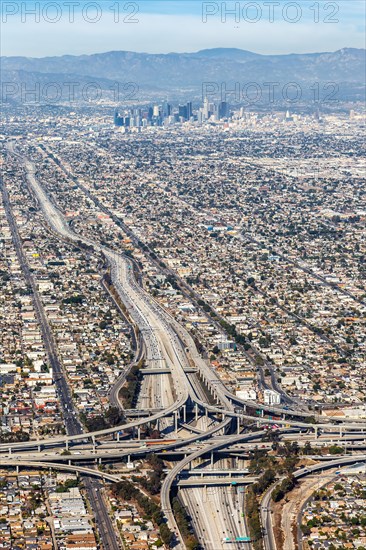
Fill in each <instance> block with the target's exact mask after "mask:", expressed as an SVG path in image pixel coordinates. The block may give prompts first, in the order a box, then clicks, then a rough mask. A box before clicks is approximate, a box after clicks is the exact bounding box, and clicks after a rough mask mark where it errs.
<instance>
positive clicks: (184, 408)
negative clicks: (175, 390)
mask: <svg viewBox="0 0 366 550" xmlns="http://www.w3.org/2000/svg"><path fill="white" fill-rule="evenodd" d="M183 422H184V423H186V422H187V407H186V405H183Z"/></svg>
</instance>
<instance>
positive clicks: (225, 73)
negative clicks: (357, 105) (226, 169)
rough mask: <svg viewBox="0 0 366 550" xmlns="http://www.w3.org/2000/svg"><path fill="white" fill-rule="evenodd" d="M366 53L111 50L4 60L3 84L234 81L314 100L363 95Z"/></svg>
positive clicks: (192, 85) (187, 85)
mask: <svg viewBox="0 0 366 550" xmlns="http://www.w3.org/2000/svg"><path fill="white" fill-rule="evenodd" d="M365 52H366V50H364V49H354V48H343V49H341V50H338V51H336V52H325V53H312V54H289V55H259V54H256V53H253V52H249V51H246V50H240V49H236V48H214V49H207V50H201V51H199V52H195V53H168V54H148V53H135V52H128V51H112V52H106V53H100V54H93V55H80V56H72V55H64V56H60V57H44V58H30V57H2V58H0V59H1V67H2V80H3V82H12V83H17V84H21V83H23V86H27V84H31V83H32V84H34V83H37V82H39V83H40V85H41V86H44V85H46V84H47V83H51V82H56V83H59V84H60V85H61V84H64V83H65V82H80V84H82V85H85V83H86V82H93V83H96V84H98V85H99V86H101V88H103V89H109V88H111V87H113V85H114V84H115V83H116V82H119V83H121V84H122V85H123V84H124V83H127V82H134V83H136V85H137V86H138V87H139V89H140V91H142V92H143V95H144V96H145V97H148V95H149V93H153V94H154V95H156V94H158V93H161V95H162V96H163V95H169V97H173V96H176V95H182V96H184V94H188V95H189V94H191V97H192V96H196V97H199V96H200V95H201V91H202V83H205V82H215V83H217V84H218V85H219V86H221V83H223V82H224V83H226V87H227V89H230V88H232V87H233V85H234V83H235V82H238V83H240V84H241V86H244V85H245V84H246V83H249V82H255V83H257V84H258V85H259V86H260V87H261V88H264V86H265V83H268V82H276V83H279V84H280V85H281V86H283V85H284V84H287V83H289V82H296V83H297V84H298V85H299V86H300V87H301V89H302V90H303V91H304V92H305V94H304V96H306V97H309V98H310V97H311V94H312V93H313V92H311V89H312V87H313V85H314V83H316V82H320V83H321V84H322V85H324V84H327V83H330V82H334V83H336V85H338V87H339V89H340V92H339V94H338V98H339V99H359V98H362V97H363V91H362V90H363V89H364V86H365V70H364V67H365Z"/></svg>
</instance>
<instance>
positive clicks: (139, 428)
mask: <svg viewBox="0 0 366 550" xmlns="http://www.w3.org/2000/svg"><path fill="white" fill-rule="evenodd" d="M137 439H138V440H139V441H140V439H141V426H139V427H138V428H137Z"/></svg>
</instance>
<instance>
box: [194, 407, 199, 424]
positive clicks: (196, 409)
mask: <svg viewBox="0 0 366 550" xmlns="http://www.w3.org/2000/svg"><path fill="white" fill-rule="evenodd" d="M194 411H195V419H196V422H197V420H198V405H197V403H196V404H195V406H194Z"/></svg>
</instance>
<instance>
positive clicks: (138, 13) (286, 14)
mask: <svg viewBox="0 0 366 550" xmlns="http://www.w3.org/2000/svg"><path fill="white" fill-rule="evenodd" d="M70 2H72V0H57V1H51V0H42V1H38V2H37V1H30V0H27V1H26V2H25V1H20V0H19V1H17V0H15V1H12V0H2V2H1V9H2V20H1V55H25V56H29V57H43V56H50V55H64V54H73V55H79V54H83V53H85V54H88V53H96V52H104V51H109V50H130V51H139V52H149V53H167V52H172V51H178V52H183V51H184V52H192V51H197V50H200V49H204V48H215V47H235V48H242V49H246V50H251V51H255V52H258V53H263V54H266V53H292V52H296V53H300V52H316V51H317V52H318V51H333V50H336V49H340V48H343V47H355V48H363V47H365V2H364V1H363V0H338V1H334V2H333V1H331V0H318V1H316V0H297V1H296V2H291V1H289V0H273V2H269V0H267V1H266V0H258V1H254V2H253V1H249V0H243V1H240V0H236V2H235V1H227V2H223V0H217V1H215V0H212V1H208V0H207V1H205V0H165V1H164V0H157V1H155V0H99V1H96V2H92V1H89V0H75V1H74V4H75V6H73V7H71V6H70ZM268 3H270V4H271V6H269V5H268ZM235 8H236V10H238V9H239V11H236V18H235V16H234V15H233V14H229V13H227V15H226V20H225V9H226V10H227V11H230V10H231V11H233V10H235ZM31 11H35V12H36V14H34V13H30V12H31ZM72 14H73V20H72ZM36 18H38V19H39V20H36ZM271 18H272V19H273V21H271ZM94 20H95V22H93V21H94Z"/></svg>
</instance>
